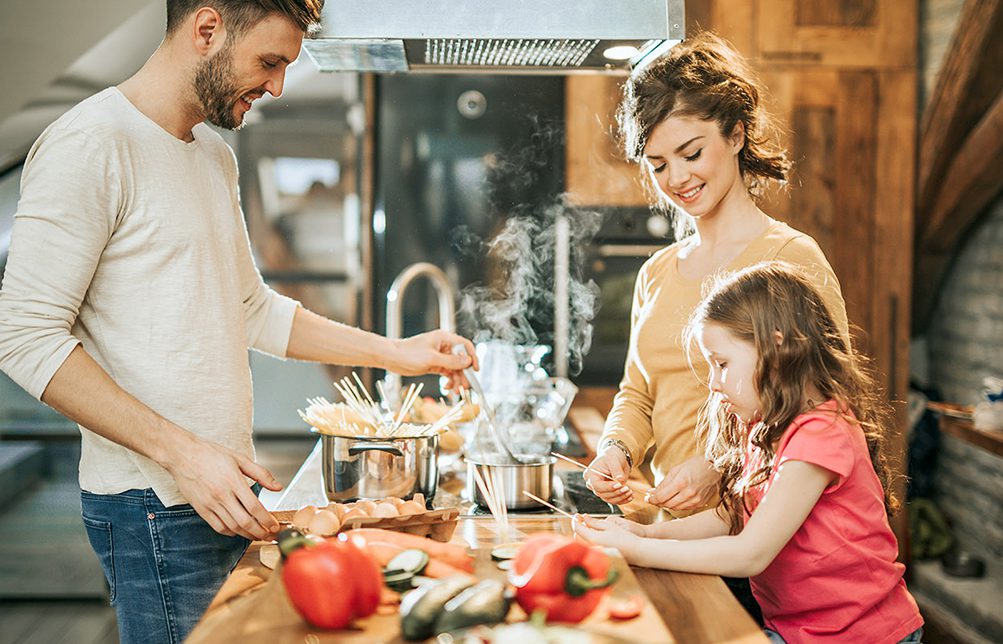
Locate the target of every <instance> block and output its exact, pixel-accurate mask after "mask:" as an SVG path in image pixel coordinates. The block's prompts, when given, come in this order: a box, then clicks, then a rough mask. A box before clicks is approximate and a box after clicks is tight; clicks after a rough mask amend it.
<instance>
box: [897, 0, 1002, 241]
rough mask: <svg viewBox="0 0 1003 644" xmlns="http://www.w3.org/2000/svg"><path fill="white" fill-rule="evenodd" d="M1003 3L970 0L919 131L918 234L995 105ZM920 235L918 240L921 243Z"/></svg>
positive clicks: (998, 84)
mask: <svg viewBox="0 0 1003 644" xmlns="http://www.w3.org/2000/svg"><path fill="white" fill-rule="evenodd" d="M1001 29H1003V2H1001V1H1000V0H967V2H965V6H964V8H963V9H962V13H961V17H960V18H959V20H958V25H957V27H956V28H955V31H954V37H953V39H952V41H951V45H950V47H949V48H948V51H947V55H946V57H945V59H944V62H943V64H942V65H941V69H940V73H939V76H938V80H937V86H936V88H935V89H934V92H933V94H932V96H931V97H930V101H929V104H928V105H927V107H926V110H925V111H924V113H923V121H922V124H921V126H920V145H919V165H918V183H917V195H918V197H919V200H918V207H919V216H918V217H917V219H916V225H917V232H922V231H923V229H924V228H925V227H926V226H925V216H924V215H925V214H928V213H929V212H930V209H931V208H932V206H933V202H934V201H935V200H936V197H937V194H936V193H937V192H938V191H939V189H940V186H941V185H943V173H944V171H945V170H946V168H947V166H948V165H950V161H951V157H952V155H953V153H954V151H955V150H956V149H957V146H958V145H959V144H960V142H961V141H962V140H963V139H964V138H965V135H966V134H967V132H968V130H969V129H970V128H971V127H972V125H973V124H974V123H975V122H976V121H977V120H978V119H979V118H980V117H981V116H982V114H983V113H984V112H985V110H986V108H988V106H989V105H990V104H991V103H992V101H993V100H994V99H995V97H996V94H997V93H998V91H999V88H1000V83H1001V82H1003V81H1001V74H1000V70H1001V69H1003V38H1000V37H999V34H1000V33H1001ZM919 237H920V235H917V239H918V238H919Z"/></svg>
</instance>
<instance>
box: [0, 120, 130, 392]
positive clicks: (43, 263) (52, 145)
mask: <svg viewBox="0 0 1003 644" xmlns="http://www.w3.org/2000/svg"><path fill="white" fill-rule="evenodd" d="M110 156H111V155H110V154H109V152H108V150H106V149H105V148H104V146H102V145H101V144H100V142H99V141H97V140H95V139H94V138H92V137H90V136H89V135H87V134H86V133H84V132H80V131H76V130H73V129H67V128H58V129H54V130H50V131H47V132H46V133H44V134H43V135H42V136H41V137H40V138H39V140H38V141H37V142H36V143H35V145H34V146H33V147H32V149H31V151H30V152H29V154H28V159H27V161H26V162H25V168H24V172H23V174H22V177H21V199H20V201H19V202H18V208H17V213H16V215H15V218H14V228H13V231H12V233H11V247H10V253H9V255H8V258H7V265H6V269H5V272H4V279H3V287H2V290H0V369H2V370H3V371H4V372H5V373H6V374H7V375H9V376H10V377H11V379H13V380H14V381H15V382H16V383H18V384H19V385H20V386H21V387H23V388H24V389H25V390H26V391H27V392H28V393H30V394H31V395H32V396H34V397H35V398H41V397H42V394H43V393H44V392H45V388H46V387H47V386H48V384H49V381H50V380H51V379H52V376H53V375H55V373H56V371H57V370H58V369H59V367H60V366H61V365H62V364H63V362H64V361H65V360H66V358H67V356H69V354H70V352H71V351H72V350H73V348H74V347H75V346H76V345H77V344H79V340H78V339H77V338H75V337H74V336H73V335H72V334H71V329H72V327H73V324H74V322H75V321H76V319H77V315H78V314H79V311H80V306H81V303H82V302H83V300H84V297H85V296H86V294H87V289H88V288H89V286H90V283H91V280H92V279H93V277H94V272H95V270H96V268H97V265H98V261H99V260H100V258H101V254H102V252H103V250H104V248H105V246H106V245H107V243H108V239H109V238H110V236H111V234H112V231H113V230H114V227H115V224H116V221H117V217H118V213H119V209H120V208H119V206H120V195H121V189H120V188H121V183H120V177H119V176H118V174H117V173H116V172H115V171H114V169H113V168H114V165H113V163H112V161H111V158H110Z"/></svg>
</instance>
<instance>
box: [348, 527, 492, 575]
mask: <svg viewBox="0 0 1003 644" xmlns="http://www.w3.org/2000/svg"><path fill="white" fill-rule="evenodd" d="M350 534H351V535H352V538H353V539H354V538H355V537H360V538H363V539H366V541H367V542H368V541H373V542H378V543H390V544H394V545H398V546H400V547H401V548H404V549H407V548H417V549H418V550H424V551H425V552H427V553H428V555H429V556H430V557H432V558H435V559H439V560H440V561H443V562H445V563H448V564H449V565H450V566H453V567H454V568H459V569H460V570H465V571H467V572H473V570H474V558H473V557H471V556H470V554H468V553H467V549H466V548H464V547H463V546H459V545H456V544H452V543H442V542H441V541H434V540H432V539H428V538H427V537H419V536H416V535H413V534H407V533H406V532H397V531H395V530H383V529H382V528H356V529H355V530H352V531H350Z"/></svg>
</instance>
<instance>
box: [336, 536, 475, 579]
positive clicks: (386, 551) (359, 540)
mask: <svg viewBox="0 0 1003 644" xmlns="http://www.w3.org/2000/svg"><path fill="white" fill-rule="evenodd" d="M352 532H357V531H352ZM352 532H348V533H347V534H348V538H349V539H350V540H351V541H352V543H353V544H355V545H356V546H358V547H359V548H362V549H364V550H365V552H366V554H368V555H369V556H370V557H372V558H373V560H374V561H376V563H378V564H379V565H381V566H386V565H387V564H388V563H390V561H391V560H392V559H393V558H394V557H396V556H397V555H399V554H400V553H402V552H404V551H405V550H408V548H404V547H402V546H398V545H395V544H392V543H384V542H381V541H373V540H372V539H370V538H367V537H361V536H358V535H353V534H352ZM472 567H473V566H471V568H472ZM470 572H472V571H471V570H466V569H460V568H457V567H456V566H454V565H452V563H451V562H448V561H443V560H442V559H436V558H435V557H434V556H432V555H429V559H428V564H426V565H425V570H424V571H422V574H423V575H424V576H426V577H433V578H435V579H442V578H444V577H452V576H453V575H466V574H469V573H470Z"/></svg>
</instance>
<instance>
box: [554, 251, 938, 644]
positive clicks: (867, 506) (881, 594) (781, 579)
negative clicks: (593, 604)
mask: <svg viewBox="0 0 1003 644" xmlns="http://www.w3.org/2000/svg"><path fill="white" fill-rule="evenodd" d="M694 341H695V343H696V344H697V345H699V348H700V351H701V352H702V353H703V355H704V357H705V358H706V360H707V362H708V363H709V365H710V380H709V387H710V391H711V393H710V396H709V398H708V400H707V404H706V408H705V413H704V416H703V417H702V419H701V431H703V432H705V436H706V440H707V457H708V460H710V461H711V462H712V463H713V464H714V466H715V468H716V469H717V470H718V471H719V472H720V473H721V484H720V496H721V504H720V505H719V506H718V508H717V509H714V510H707V511H705V512H701V513H699V514H696V515H693V516H691V517H688V518H685V519H678V520H674V521H667V522H663V523H659V524H655V525H650V526H645V525H641V524H638V523H634V522H632V521H627V520H625V519H622V518H619V517H616V518H610V519H606V520H604V521H596V520H594V519H587V518H585V517H582V516H578V517H576V519H575V522H574V528H575V531H576V533H577V534H580V535H581V536H583V537H585V538H586V539H588V540H590V541H592V542H595V543H597V544H600V545H604V546H612V547H616V548H618V549H619V550H620V551H621V552H622V553H623V556H624V557H625V558H626V559H627V561H629V562H630V563H631V564H634V565H640V566H647V567H651V568H666V569H672V570H682V571H687V572H698V573H708V574H716V575H728V576H733V577H739V576H750V577H752V591H753V594H754V595H755V597H756V599H757V600H758V602H759V604H760V606H761V607H762V610H763V616H764V619H765V624H766V627H767V634H768V635H769V636H770V638H771V640H772V641H775V642H785V641H786V642H875V643H893V642H918V641H919V639H920V636H921V634H922V629H921V628H920V627H921V626H922V624H923V619H922V618H921V617H920V615H919V611H918V609H917V607H916V602H915V601H914V600H913V598H912V596H911V595H910V594H909V592H908V591H907V590H906V586H905V582H904V581H903V579H902V574H903V571H904V569H905V567H904V566H903V565H902V564H900V563H896V561H895V557H896V554H897V552H898V546H897V543H896V540H895V536H894V534H893V533H892V531H891V528H890V527H889V524H888V518H887V517H888V512H890V511H891V510H892V509H893V508H894V505H895V501H894V499H893V498H892V496H891V493H890V490H889V482H890V473H889V471H888V468H887V466H886V463H885V459H884V456H883V455H882V443H883V441H884V432H885V429H886V427H887V422H888V420H887V418H888V414H887V407H888V406H887V404H886V403H885V402H883V400H882V398H881V395H880V393H879V391H878V389H877V387H876V385H875V383H874V381H873V380H872V379H871V378H870V377H869V376H868V375H867V374H866V373H865V372H864V371H863V370H862V368H861V365H860V364H859V361H860V357H859V356H858V355H856V354H854V353H853V351H852V349H851V348H850V347H849V346H848V345H847V343H846V340H845V339H844V336H843V335H842V334H841V333H840V331H839V328H838V326H837V325H836V323H835V321H834V319H833V316H832V315H831V314H830V312H829V311H828V309H827V308H826V305H825V302H824V300H823V299H822V296H821V295H820V294H819V292H818V290H817V289H816V288H815V287H814V286H812V284H811V282H810V280H809V279H808V278H807V277H805V276H804V274H803V273H802V272H801V271H800V270H799V269H797V268H795V267H794V266H792V265H790V264H786V263H783V262H770V263H763V264H759V265H755V266H752V267H750V268H747V269H744V270H742V271H740V272H738V273H736V274H734V275H733V276H731V277H730V278H727V279H724V280H722V281H721V282H720V283H719V284H717V285H716V287H715V288H714V289H713V290H712V291H711V292H710V294H709V295H707V297H705V298H704V300H703V301H702V302H701V303H700V305H699V306H698V307H697V309H696V310H695V312H694V313H693V316H692V317H691V319H690V323H689V325H688V327H687V332H686V345H687V346H693V343H694Z"/></svg>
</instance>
